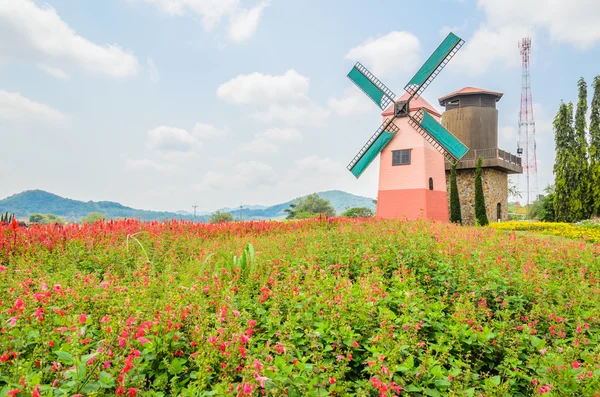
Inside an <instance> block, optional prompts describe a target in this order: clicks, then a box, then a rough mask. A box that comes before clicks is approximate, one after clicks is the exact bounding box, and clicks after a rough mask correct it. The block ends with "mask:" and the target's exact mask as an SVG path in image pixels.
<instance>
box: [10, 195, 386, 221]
mask: <svg viewBox="0 0 600 397" xmlns="http://www.w3.org/2000/svg"><path fill="white" fill-rule="evenodd" d="M318 194H319V196H321V197H323V198H325V199H327V200H329V201H330V202H331V204H332V205H333V207H334V208H335V210H336V212H337V213H338V214H341V213H342V212H344V211H345V210H346V209H348V208H352V207H367V208H371V209H373V210H374V209H375V204H374V203H373V199H371V198H368V197H361V196H355V195H353V194H350V193H346V192H342V191H340V190H330V191H327V192H321V193H318ZM303 197H305V196H303ZM293 202H294V200H290V201H286V202H285V203H281V204H276V205H273V206H270V207H265V206H261V205H252V206H247V207H243V209H242V211H241V215H242V218H243V219H245V220H248V219H282V218H285V216H286V215H287V214H286V213H285V210H286V209H287V208H289V206H290V204H292V203H293ZM220 211H222V212H230V213H231V214H232V215H233V217H234V218H235V219H239V218H240V210H239V209H233V208H221V209H220ZM4 212H10V213H14V214H15V215H16V216H17V218H20V219H23V218H29V215H31V214H33V213H40V214H55V215H58V216H60V217H61V218H64V219H66V220H68V221H78V220H79V219H81V218H82V217H84V216H86V215H87V214H89V213H90V212H100V213H102V214H104V215H106V216H108V217H110V218H139V219H143V220H166V219H185V220H192V219H193V213H190V212H189V211H183V210H182V211H177V212H168V211H147V210H140V209H135V208H131V207H126V206H124V205H122V204H119V203H115V202H112V201H79V200H72V199H68V198H64V197H60V196H58V195H56V194H53V193H49V192H46V191H43V190H27V191H24V192H22V193H18V194H14V195H12V196H10V197H7V198H5V199H3V200H0V213H4ZM209 217H210V213H201V214H197V215H196V220H197V221H201V222H206V221H208V218H209Z"/></svg>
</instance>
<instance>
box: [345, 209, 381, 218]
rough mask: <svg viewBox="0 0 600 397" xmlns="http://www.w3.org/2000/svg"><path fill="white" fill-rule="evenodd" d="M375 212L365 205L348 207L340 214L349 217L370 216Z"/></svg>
mask: <svg viewBox="0 0 600 397" xmlns="http://www.w3.org/2000/svg"><path fill="white" fill-rule="evenodd" d="M374 215H375V213H374V212H373V210H372V209H370V208H366V207H354V208H348V209H347V210H346V211H344V213H343V214H342V216H347V217H349V218H370V217H372V216H374Z"/></svg>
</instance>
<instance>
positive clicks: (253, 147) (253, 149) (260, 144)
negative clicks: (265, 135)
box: [240, 138, 279, 154]
mask: <svg viewBox="0 0 600 397" xmlns="http://www.w3.org/2000/svg"><path fill="white" fill-rule="evenodd" d="M240 151H241V152H244V153H256V154H269V153H277V152H278V151H279V148H278V147H277V146H276V145H275V144H273V143H272V142H269V141H267V140H265V139H256V138H255V139H253V140H252V141H250V142H248V143H245V144H243V145H241V146H240Z"/></svg>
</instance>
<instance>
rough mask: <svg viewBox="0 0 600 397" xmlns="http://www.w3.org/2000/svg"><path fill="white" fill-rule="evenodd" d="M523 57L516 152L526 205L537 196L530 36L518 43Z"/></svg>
mask: <svg viewBox="0 0 600 397" xmlns="http://www.w3.org/2000/svg"><path fill="white" fill-rule="evenodd" d="M519 49H520V50H521V57H522V58H523V72H522V75H521V110H520V111H519V142H518V148H517V154H519V155H520V156H521V159H522V160H521V161H522V162H521V164H522V166H523V173H524V174H525V181H526V182H525V183H526V194H527V205H529V204H530V202H529V200H530V197H531V198H533V200H534V201H535V199H536V198H537V190H538V186H537V155H536V144H535V118H534V117H533V102H532V99H531V73H530V69H529V54H530V52H531V37H525V38H524V39H523V40H521V42H520V43H519Z"/></svg>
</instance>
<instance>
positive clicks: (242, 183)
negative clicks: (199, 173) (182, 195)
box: [192, 160, 277, 192]
mask: <svg viewBox="0 0 600 397" xmlns="http://www.w3.org/2000/svg"><path fill="white" fill-rule="evenodd" d="M276 183H277V177H276V175H275V172H274V170H273V167H271V166H270V165H268V164H265V163H262V162H260V161H256V160H252V161H247V162H243V163H238V164H236V165H235V166H234V167H233V168H232V169H230V170H229V172H228V173H223V172H216V171H208V172H207V173H206V174H205V175H204V177H203V178H202V180H201V181H200V183H198V184H196V185H194V186H193V187H192V188H193V189H194V190H196V191H200V192H211V191H212V192H219V191H220V192H223V191H226V190H238V189H250V188H251V187H260V186H265V185H274V184H276Z"/></svg>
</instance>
